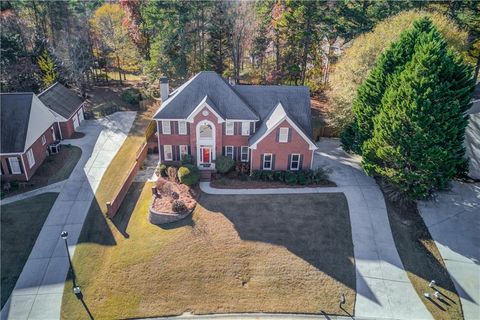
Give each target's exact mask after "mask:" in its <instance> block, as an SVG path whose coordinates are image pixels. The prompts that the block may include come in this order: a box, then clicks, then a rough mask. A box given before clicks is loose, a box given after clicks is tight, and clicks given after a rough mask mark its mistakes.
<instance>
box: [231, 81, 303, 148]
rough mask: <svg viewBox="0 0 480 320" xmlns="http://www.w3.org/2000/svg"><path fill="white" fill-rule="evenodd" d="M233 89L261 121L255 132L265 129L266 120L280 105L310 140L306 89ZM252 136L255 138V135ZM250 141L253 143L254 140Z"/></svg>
mask: <svg viewBox="0 0 480 320" xmlns="http://www.w3.org/2000/svg"><path fill="white" fill-rule="evenodd" d="M233 88H234V90H235V91H237V92H238V94H239V95H240V96H242V97H243V98H244V99H245V101H247V103H248V104H249V105H250V106H251V107H252V108H253V109H254V110H255V111H256V112H257V114H258V115H259V116H260V119H261V120H262V121H263V123H262V125H261V126H260V128H258V130H257V132H259V131H263V130H266V129H267V128H266V126H267V120H268V119H269V118H270V117H271V116H272V112H273V111H274V110H275V107H276V106H277V105H278V104H279V103H280V104H281V105H282V107H283V109H284V111H285V113H286V115H287V116H288V118H290V119H291V120H292V121H293V122H294V123H295V124H296V125H297V126H298V127H299V128H300V130H302V131H303V133H304V134H305V135H306V136H307V137H308V138H309V139H311V137H312V123H311V119H312V114H311V106H310V91H309V89H308V88H307V87H305V86H262V85H258V86H256V85H237V86H234V87H233ZM254 136H257V134H255V135H254ZM254 136H252V137H251V139H253V137H254ZM257 137H258V136H257ZM252 141H253V142H254V139H253V140H252Z"/></svg>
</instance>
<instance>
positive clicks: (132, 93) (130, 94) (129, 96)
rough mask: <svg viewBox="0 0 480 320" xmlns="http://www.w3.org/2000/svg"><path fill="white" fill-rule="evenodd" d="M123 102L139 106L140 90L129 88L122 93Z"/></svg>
mask: <svg viewBox="0 0 480 320" xmlns="http://www.w3.org/2000/svg"><path fill="white" fill-rule="evenodd" d="M121 97H122V100H123V101H125V102H127V103H130V104H138V103H139V102H140V97H141V95H140V90H138V89H136V88H129V89H127V90H125V91H123V92H122V96H121Z"/></svg>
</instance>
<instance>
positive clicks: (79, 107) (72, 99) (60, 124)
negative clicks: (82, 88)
mask: <svg viewBox="0 0 480 320" xmlns="http://www.w3.org/2000/svg"><path fill="white" fill-rule="evenodd" d="M38 98H39V99H40V100H41V101H42V102H43V103H44V104H45V106H46V107H47V108H49V109H50V110H51V111H52V112H53V114H54V116H55V121H56V123H57V128H56V131H57V134H58V136H59V138H60V139H68V138H70V137H71V136H72V135H73V134H74V133H75V129H77V127H78V126H79V125H80V123H82V121H83V120H84V113H83V107H84V101H82V100H81V99H80V98H79V97H78V96H77V95H76V94H75V92H73V91H72V90H69V89H67V88H66V87H65V86H63V85H62V84H61V83H58V82H57V83H55V84H53V85H52V86H50V87H49V88H47V89H46V90H45V91H43V92H42V93H40V94H39V95H38Z"/></svg>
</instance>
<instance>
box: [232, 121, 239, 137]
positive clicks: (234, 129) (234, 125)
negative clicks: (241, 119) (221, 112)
mask: <svg viewBox="0 0 480 320" xmlns="http://www.w3.org/2000/svg"><path fill="white" fill-rule="evenodd" d="M237 134H238V123H237V122H234V123H233V135H237Z"/></svg>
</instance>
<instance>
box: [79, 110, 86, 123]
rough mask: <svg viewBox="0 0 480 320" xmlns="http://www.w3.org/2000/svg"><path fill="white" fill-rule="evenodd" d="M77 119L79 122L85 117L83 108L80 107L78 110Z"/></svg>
mask: <svg viewBox="0 0 480 320" xmlns="http://www.w3.org/2000/svg"><path fill="white" fill-rule="evenodd" d="M78 119H79V120H80V121H79V122H80V123H82V121H83V120H84V119H85V117H84V116H83V108H80V110H78Z"/></svg>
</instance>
